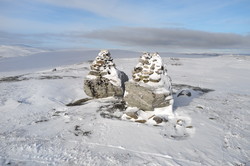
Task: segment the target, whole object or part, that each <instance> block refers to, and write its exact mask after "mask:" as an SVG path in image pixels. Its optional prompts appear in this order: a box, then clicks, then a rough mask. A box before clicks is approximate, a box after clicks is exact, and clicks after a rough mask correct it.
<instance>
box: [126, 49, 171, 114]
mask: <svg viewBox="0 0 250 166" xmlns="http://www.w3.org/2000/svg"><path fill="white" fill-rule="evenodd" d="M132 76H133V79H132V80H130V81H129V82H126V83H125V89H126V92H125V95H124V100H125V101H126V103H127V105H128V106H129V107H137V108H139V109H141V110H144V111H153V110H154V109H155V108H161V107H167V106H170V105H172V104H173V97H172V92H171V80H170V77H168V75H167V72H166V69H165V67H164V66H163V63H162V59H161V57H160V56H159V54H158V53H154V54H150V53H144V54H143V55H142V56H141V57H140V59H139V63H138V64H137V65H136V67H135V68H134V71H133V75H132Z"/></svg>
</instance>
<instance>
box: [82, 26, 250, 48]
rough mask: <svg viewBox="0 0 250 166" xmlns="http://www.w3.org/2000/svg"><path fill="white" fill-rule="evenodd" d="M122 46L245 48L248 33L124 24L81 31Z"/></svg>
mask: <svg viewBox="0 0 250 166" xmlns="http://www.w3.org/2000/svg"><path fill="white" fill-rule="evenodd" d="M84 37H87V38H90V39H98V40H104V41H109V42H113V43H120V44H122V45H125V46H131V47H133V46H135V47H136V46H142V47H156V48H191V49H197V48H198V49H249V48H250V35H247V36H243V35H239V34H233V33H212V32H204V31H196V30H188V29H170V28H128V27H121V28H115V29H107V30H95V31H92V32H89V33H87V34H85V35H84Z"/></svg>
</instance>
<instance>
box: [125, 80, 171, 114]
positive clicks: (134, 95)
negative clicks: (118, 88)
mask: <svg viewBox="0 0 250 166" xmlns="http://www.w3.org/2000/svg"><path fill="white" fill-rule="evenodd" d="M125 87H126V93H125V97H124V100H125V101H126V102H127V104H128V106H130V107H137V108H139V109H141V110H144V111H153V110H154V108H160V107H166V106H169V105H170V104H171V99H172V98H167V97H168V96H170V95H171V94H169V93H156V92H155V90H154V89H150V88H149V87H144V86H141V85H139V84H138V83H136V82H126V83H125Z"/></svg>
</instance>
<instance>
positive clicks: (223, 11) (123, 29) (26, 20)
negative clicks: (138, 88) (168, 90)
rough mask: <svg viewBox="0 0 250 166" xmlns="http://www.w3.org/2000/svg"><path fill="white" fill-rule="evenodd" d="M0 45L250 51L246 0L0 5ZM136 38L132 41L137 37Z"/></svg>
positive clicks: (11, 0)
mask: <svg viewBox="0 0 250 166" xmlns="http://www.w3.org/2000/svg"><path fill="white" fill-rule="evenodd" d="M0 22H1V25H0V44H5V45H8V44H26V45H31V46H35V47H44V48H90V49H92V48H93V49H96V48H97V49H102V48H118V49H130V50H149V51H150V50H153V49H156V50H157V49H158V50H163V51H165V50H166V51H167V50H172V49H242V50H244V49H247V50H248V49H249V45H250V1H249V0H210V1H201V0H178V1H174V0H157V1H152V0H106V1H105V0H91V1H87V0H70V1H68V0H0ZM135 37H136V38H135Z"/></svg>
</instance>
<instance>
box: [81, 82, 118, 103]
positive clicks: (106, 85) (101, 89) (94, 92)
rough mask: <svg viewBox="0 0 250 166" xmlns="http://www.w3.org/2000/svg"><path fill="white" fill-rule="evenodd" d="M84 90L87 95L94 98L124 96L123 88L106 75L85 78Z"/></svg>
mask: <svg viewBox="0 0 250 166" xmlns="http://www.w3.org/2000/svg"><path fill="white" fill-rule="evenodd" d="M84 91H85V93H86V95H88V96H91V97H94V98H104V97H109V96H117V97H122V96H123V88H122V87H118V86H115V85H113V84H112V83H110V82H109V80H108V79H107V78H104V77H97V78H96V79H85V80H84Z"/></svg>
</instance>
